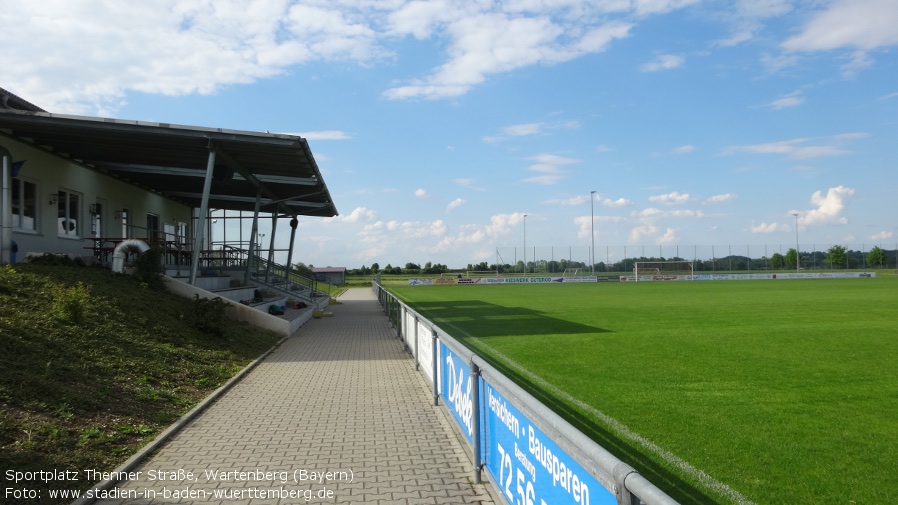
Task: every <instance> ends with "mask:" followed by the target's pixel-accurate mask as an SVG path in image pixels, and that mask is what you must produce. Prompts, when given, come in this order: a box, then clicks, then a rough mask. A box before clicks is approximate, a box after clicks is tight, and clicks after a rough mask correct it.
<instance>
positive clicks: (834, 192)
mask: <svg viewBox="0 0 898 505" xmlns="http://www.w3.org/2000/svg"><path fill="white" fill-rule="evenodd" d="M852 196H854V189H852V188H846V187H845V186H836V187H834V188H829V190H827V192H826V195H824V194H823V192H822V191H817V192H815V193H814V194H813V195H811V203H812V204H814V205H815V206H816V207H815V208H813V209H810V210H806V211H789V214H794V213H795V212H797V213H798V224H799V227H801V228H805V227H807V226H813V225H819V224H830V223H838V224H847V223H848V219H847V218H845V217H844V216H842V211H844V210H845V205H846V204H847V203H848V201H849V200H850V199H851V197H852Z"/></svg>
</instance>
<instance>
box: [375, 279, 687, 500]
mask: <svg viewBox="0 0 898 505" xmlns="http://www.w3.org/2000/svg"><path fill="white" fill-rule="evenodd" d="M372 289H373V290H374V291H375V294H376V295H377V298H378V300H379V302H380V304H381V306H382V307H383V309H384V312H385V313H386V315H387V317H388V318H389V320H390V322H391V323H392V325H393V328H395V330H396V333H397V337H398V338H400V339H402V341H403V342H404V343H405V346H406V348H407V349H408V351H409V352H410V353H411V354H412V355H413V356H414V358H415V367H416V369H418V370H420V371H421V372H422V373H423V374H424V375H425V376H426V377H427V378H428V379H429V381H430V383H431V385H432V387H433V404H434V406H437V405H439V403H440V399H441V398H442V403H443V405H444V406H445V408H446V409H447V410H448V411H449V412H450V413H451V414H452V417H453V418H454V419H455V421H456V423H457V425H458V428H459V429H460V430H461V432H462V434H463V435H464V437H465V439H466V440H467V442H468V444H469V448H470V450H471V453H470V454H471V472H472V473H471V479H472V480H473V482H475V483H480V482H481V472H482V471H483V470H486V471H487V473H488V474H489V475H490V477H491V478H490V483H491V485H492V486H493V487H494V488H495V490H496V492H497V494H498V496H500V497H501V498H502V499H503V500H504V501H506V502H507V503H509V504H512V503H513V504H516V505H517V504H522V505H531V504H539V503H553V504H566V503H570V504H579V505H583V504H589V503H617V504H619V505H624V504H626V505H637V504H639V503H645V504H646V505H676V504H677V502H676V501H675V500H674V499H673V498H671V497H670V496H668V495H667V494H666V493H664V492H663V491H661V490H660V489H659V488H658V487H657V486H655V485H654V484H652V483H651V482H649V481H648V480H647V479H646V478H645V477H643V476H642V475H640V474H639V473H638V472H637V471H636V470H635V469H633V467H631V466H629V465H627V464H626V463H624V462H622V461H621V460H620V459H618V458H617V457H616V456H614V455H613V454H611V453H610V452H608V451H607V450H605V449H604V448H603V447H601V446H600V445H598V444H597V443H596V442H594V441H593V440H592V439H590V438H589V437H587V436H586V435H584V434H583V433H582V432H580V431H579V430H577V429H576V428H574V427H573V426H572V425H571V424H570V423H569V422H567V421H566V420H564V419H563V418H561V417H560V416H559V415H558V414H556V413H555V412H553V411H552V410H551V409H550V408H549V407H547V406H546V405H545V404H543V403H541V402H540V401H539V400H537V399H536V398H534V397H533V396H532V395H531V394H529V393H528V392H526V391H525V390H524V389H523V388H521V387H520V386H518V385H517V384H515V383H514V382H513V381H512V380H511V379H509V378H508V377H506V376H505V375H504V374H503V373H502V372H500V371H499V370H497V369H496V368H494V367H493V366H492V365H490V364H489V363H487V362H486V361H485V360H483V359H482V358H481V357H480V356H477V355H476V354H475V353H474V352H473V351H471V350H470V349H468V348H466V347H465V346H463V345H462V344H460V343H459V342H458V341H457V340H455V339H454V338H453V337H452V336H451V335H449V334H448V333H446V332H445V331H443V330H441V329H440V328H439V327H438V326H437V325H435V324H434V323H433V322H431V321H429V320H428V319H427V318H425V317H423V316H422V315H421V314H419V313H418V312H416V311H415V310H414V309H412V308H411V307H409V306H408V305H407V304H405V303H403V302H402V301H401V300H399V299H398V298H396V297H395V296H393V295H392V294H391V293H389V292H388V291H387V290H386V289H384V288H383V287H382V286H380V285H379V284H378V283H376V282H375V283H372Z"/></svg>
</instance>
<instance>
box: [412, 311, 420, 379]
mask: <svg viewBox="0 0 898 505" xmlns="http://www.w3.org/2000/svg"><path fill="white" fill-rule="evenodd" d="M414 339H415V371H418V370H421V362H420V361H418V359H419V358H418V316H415V336H414Z"/></svg>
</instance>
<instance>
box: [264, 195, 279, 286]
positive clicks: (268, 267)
mask: <svg viewBox="0 0 898 505" xmlns="http://www.w3.org/2000/svg"><path fill="white" fill-rule="evenodd" d="M277 228H278V213H277V209H275V210H274V213H273V214H271V240H269V241H268V265H266V266H265V280H269V279H271V263H272V262H274V236H275V234H276V233H277Z"/></svg>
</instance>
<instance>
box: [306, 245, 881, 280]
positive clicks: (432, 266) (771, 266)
mask: <svg viewBox="0 0 898 505" xmlns="http://www.w3.org/2000/svg"><path fill="white" fill-rule="evenodd" d="M660 261H691V260H689V259H685V258H681V257H670V258H664V257H647V256H641V257H634V258H626V259H622V260H620V261H616V262H611V263H606V262H604V261H601V262H598V263H596V264H595V265H594V266H593V267H590V265H589V264H588V263H586V262H583V261H572V260H567V259H561V260H551V261H547V260H533V261H528V262H526V263H525V262H524V261H521V260H518V261H517V263H515V264H509V263H502V264H499V263H488V262H486V261H481V262H480V263H468V264H467V266H466V267H465V268H456V269H450V268H449V267H448V266H446V265H444V264H441V263H432V262H430V261H428V262H427V263H425V264H424V265H423V266H422V265H420V264H417V263H412V262H408V263H406V264H405V265H404V266H399V265H396V266H393V265H391V264H389V263H388V264H387V265H386V266H384V267H381V266H380V264H379V263H372V264H371V266H365V265H362V266H361V267H360V268H354V269H347V271H346V273H347V275H350V276H370V275H377V274H384V275H440V274H446V273H464V272H473V271H479V272H497V273H499V274H505V273H563V272H564V271H565V270H572V269H575V268H579V269H580V270H581V274H584V273H586V272H592V271H593V269H594V271H596V272H632V271H633V267H634V266H635V263H636V262H660ZM796 261H798V266H799V267H800V268H806V269H850V268H896V267H898V250H895V251H886V250H883V249H882V248H881V247H878V246H876V247H873V248H872V249H870V250H869V251H867V252H866V253H865V252H863V251H854V250H848V249H846V248H845V247H844V246H841V245H834V246H832V247H830V248H829V249H828V250H826V251H814V252H805V251H802V252H797V251H796V249H795V248H791V249H789V250H788V251H786V253H785V254H780V253H773V254H772V255H771V256H770V257H769V258H768V257H761V258H749V257H748V256H744V255H729V256H724V257H721V258H712V259H704V260H695V261H693V262H692V263H693V270H694V271H695V272H720V271H736V272H738V271H746V270H783V269H794V268H796ZM311 268H313V266H312V265H305V264H303V263H297V264H296V265H294V269H296V270H297V271H299V272H301V273H307V274H308V275H309V276H311V275H312V273H311Z"/></svg>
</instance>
